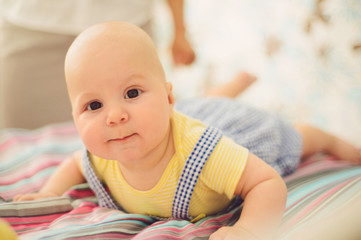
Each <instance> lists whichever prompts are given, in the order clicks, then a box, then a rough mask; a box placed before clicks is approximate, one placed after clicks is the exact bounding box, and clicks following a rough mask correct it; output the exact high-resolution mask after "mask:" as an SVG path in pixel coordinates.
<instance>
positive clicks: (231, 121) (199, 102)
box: [175, 98, 302, 176]
mask: <svg viewBox="0 0 361 240" xmlns="http://www.w3.org/2000/svg"><path fill="white" fill-rule="evenodd" d="M175 108H176V109H177V110H179V111H180V112H182V113H184V114H186V115H188V116H190V117H193V118H196V119H199V120H201V121H202V122H203V123H205V124H207V125H210V126H213V127H216V128H218V129H220V130H221V131H222V132H223V134H224V135H225V136H228V137H230V138H231V139H233V140H234V141H235V142H236V143H238V144H240V145H242V146H243V147H246V148H248V149H249V151H250V152H251V153H253V154H255V155H256V156H258V157H259V158H261V159H262V160H264V161H265V162H267V163H268V164H269V165H271V166H272V167H273V168H275V169H276V170H277V172H278V173H279V174H280V175H281V176H286V175H288V174H290V173H292V172H294V171H295V170H296V168H297V166H298V165H299V162H300V157H301V152H302V137H301V135H300V134H299V133H298V132H297V131H296V130H295V129H294V127H293V126H292V125H291V124H289V123H287V122H286V121H284V120H282V119H281V118H280V117H279V116H276V115H275V114H272V113H270V112H266V111H262V110H258V109H255V108H252V107H250V106H247V105H245V104H243V103H241V102H239V101H236V100H234V99H228V98H199V99H198V98H197V99H187V100H181V101H179V102H177V103H176V104H175Z"/></svg>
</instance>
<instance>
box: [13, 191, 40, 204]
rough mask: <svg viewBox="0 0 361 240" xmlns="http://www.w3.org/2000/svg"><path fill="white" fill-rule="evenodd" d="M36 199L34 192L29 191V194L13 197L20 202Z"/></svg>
mask: <svg viewBox="0 0 361 240" xmlns="http://www.w3.org/2000/svg"><path fill="white" fill-rule="evenodd" d="M34 199H35V196H34V194H33V193H29V194H19V195H16V196H15V197H14V198H13V201H14V202H19V201H31V200H34Z"/></svg>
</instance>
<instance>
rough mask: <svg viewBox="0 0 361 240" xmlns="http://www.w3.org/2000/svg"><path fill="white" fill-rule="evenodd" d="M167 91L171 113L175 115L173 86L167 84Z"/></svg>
mask: <svg viewBox="0 0 361 240" xmlns="http://www.w3.org/2000/svg"><path fill="white" fill-rule="evenodd" d="M165 84H166V90H167V95H168V98H167V99H168V103H169V108H170V111H171V113H173V107H174V101H175V100H174V95H173V85H172V83H170V82H166V83H165Z"/></svg>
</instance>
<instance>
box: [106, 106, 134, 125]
mask: <svg viewBox="0 0 361 240" xmlns="http://www.w3.org/2000/svg"><path fill="white" fill-rule="evenodd" d="M128 119H129V116H128V114H127V113H126V111H124V110H122V109H115V110H112V111H110V112H109V114H108V118H107V125H108V126H113V125H116V124H119V123H123V122H126V121H127V120H128Z"/></svg>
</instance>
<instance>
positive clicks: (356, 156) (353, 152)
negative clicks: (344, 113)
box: [326, 137, 361, 164]
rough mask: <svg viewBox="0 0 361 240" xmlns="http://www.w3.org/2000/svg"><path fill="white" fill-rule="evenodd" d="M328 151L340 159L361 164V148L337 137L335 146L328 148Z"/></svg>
mask: <svg viewBox="0 0 361 240" xmlns="http://www.w3.org/2000/svg"><path fill="white" fill-rule="evenodd" d="M326 151H327V152H328V153H330V154H332V155H334V156H335V157H337V158H338V159H340V160H346V161H350V162H353V163H358V164H361V149H359V148H356V147H354V146H353V145H351V144H350V143H348V142H345V141H344V140H342V139H339V138H337V137H335V139H334V141H333V147H330V148H329V149H326Z"/></svg>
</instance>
